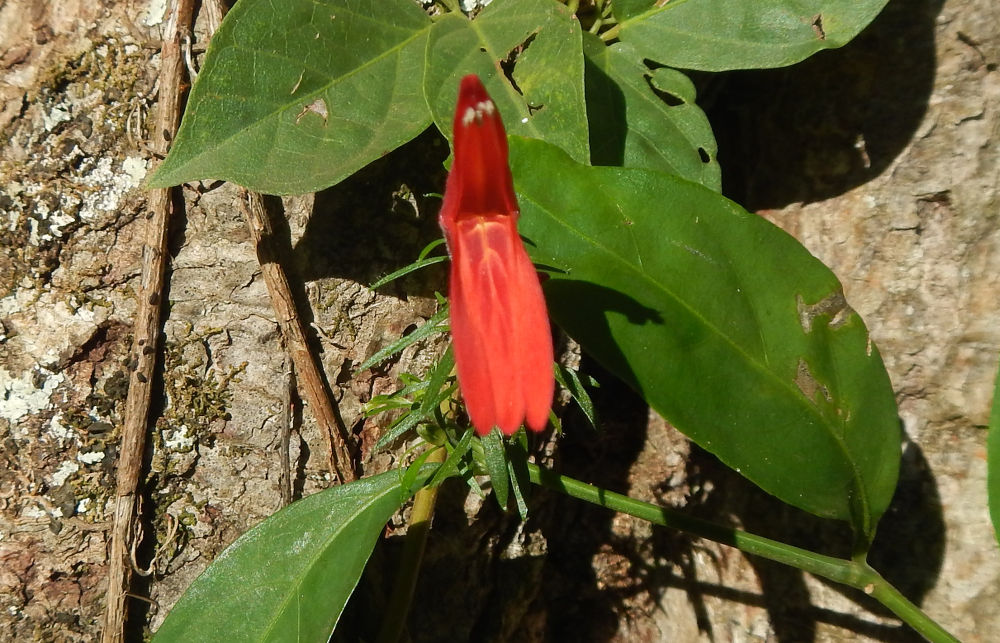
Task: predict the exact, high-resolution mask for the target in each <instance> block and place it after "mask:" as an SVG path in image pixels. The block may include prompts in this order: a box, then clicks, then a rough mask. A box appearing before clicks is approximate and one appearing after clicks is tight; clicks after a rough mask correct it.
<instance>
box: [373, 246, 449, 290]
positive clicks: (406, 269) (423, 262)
mask: <svg viewBox="0 0 1000 643" xmlns="http://www.w3.org/2000/svg"><path fill="white" fill-rule="evenodd" d="M445 261H448V257H446V256H444V255H440V256H437V257H427V258H425V259H418V260H416V261H414V262H413V263H411V264H409V265H406V266H403V267H402V268H400V269H399V270H394V271H392V272H390V273H389V274H387V275H386V276H385V277H382V278H381V279H379V280H378V281H376V282H375V283H373V284H372V285H370V286H368V287H369V288H370V289H371V290H378V289H379V288H381V287H382V286H384V285H386V284H388V283H391V282H393V281H396V280H397V279H399V278H400V277H404V276H406V275H408V274H410V273H411V272H416V271H417V270H420V269H421V268H426V267H427V266H433V265H434V264H436V263H444V262H445Z"/></svg>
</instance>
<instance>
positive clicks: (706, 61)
mask: <svg viewBox="0 0 1000 643" xmlns="http://www.w3.org/2000/svg"><path fill="white" fill-rule="evenodd" d="M886 2H887V0H768V1H767V2H746V1H745V0H674V1H673V2H669V3H667V4H663V5H662V6H654V7H650V8H649V9H648V10H647V11H645V12H642V13H633V12H634V8H633V9H630V13H631V15H630V16H629V17H627V18H626V19H625V20H623V21H622V22H621V23H620V25H621V27H620V28H621V30H620V32H619V33H618V37H619V38H620V39H621V41H622V42H625V43H629V44H631V45H633V46H635V48H636V50H638V51H639V53H640V54H641V55H642V56H643V57H645V58H649V59H651V60H655V61H656V62H659V63H663V64H665V65H669V66H671V67H680V68H682V69H701V70H704V71H724V70H727V69H759V68H768V67H784V66H786V65H791V64H793V63H797V62H799V61H800V60H803V59H805V58H808V57H809V56H811V55H813V54H814V53H816V52H817V51H821V50H823V49H835V48H837V47H842V46H843V45H845V44H847V43H848V42H850V41H851V40H852V39H853V38H854V37H855V36H857V35H858V34H859V33H860V32H861V30H862V29H864V28H865V27H866V26H867V25H868V24H869V23H870V22H871V21H872V20H874V19H875V16H877V15H878V13H879V12H880V11H881V10H882V7H884V6H885V4H886ZM629 4H634V3H629Z"/></svg>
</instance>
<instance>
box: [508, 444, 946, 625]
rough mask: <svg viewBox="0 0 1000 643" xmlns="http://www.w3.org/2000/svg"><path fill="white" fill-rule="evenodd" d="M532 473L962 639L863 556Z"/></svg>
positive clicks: (555, 486)
mask: <svg viewBox="0 0 1000 643" xmlns="http://www.w3.org/2000/svg"><path fill="white" fill-rule="evenodd" d="M527 466H528V476H529V478H530V479H531V481H532V482H534V483H535V484H537V485H539V486H542V487H545V488H546V489H551V490H553V491H558V492H560V493H564V494H566V495H567V496H570V497H573V498H577V499H580V500H585V501H587V502H590V503H592V504H595V505H598V506H601V507H605V508H607V509H611V510H612V511H620V512H622V513H626V514H629V515H630V516H635V517H636V518H641V519H643V520H647V521H649V522H651V523H653V524H654V525H661V526H663V527H671V528H674V529H679V530H681V531H684V532H687V533H690V534H693V535H695V536H699V537H701V538H705V539H707V540H712V541H715V542H717V543H722V544H723V545H729V546H730V547H735V548H737V549H739V550H740V551H743V552H746V553H748V554H754V555H756V556H760V557H762V558H767V559H768V560H773V561H777V562H779V563H784V564H786V565H790V566H792V567H796V568H798V569H801V570H803V571H807V572H809V573H811V574H815V575H816V576H822V577H823V578H828V579H830V580H832V581H836V582H838V583H842V584H844V585H849V586H851V587H854V588H857V589H860V590H861V591H863V592H864V593H866V594H868V595H870V596H872V597H873V598H874V599H875V600H877V601H878V602H880V603H882V604H883V605H885V606H886V607H887V608H889V609H890V610H892V612H893V613H894V614H895V615H896V616H898V617H899V618H901V619H902V620H903V621H905V622H906V623H907V624H908V625H909V626H910V627H912V628H913V629H914V630H916V631H917V632H918V633H920V634H921V635H922V636H923V637H924V638H926V639H927V640H928V641H932V642H933V643H958V639H956V638H955V637H953V636H952V635H951V634H949V633H948V632H947V631H945V630H944V629H943V628H942V627H941V626H940V625H938V624H937V623H935V622H934V621H933V620H932V619H931V618H930V617H929V616H927V615H926V614H925V613H924V612H922V611H921V610H920V608H919V607H917V606H916V605H914V604H913V603H911V602H910V601H909V600H907V599H906V597H904V596H903V595H902V594H900V593H899V590H897V589H896V588H895V587H893V586H892V585H891V584H890V583H889V582H888V581H886V580H885V579H884V578H882V576H880V575H879V574H878V572H876V571H875V570H874V569H872V568H871V567H870V566H868V564H867V563H866V562H864V561H853V560H843V559H840V558H834V557H832V556H824V555H822V554H817V553H815V552H812V551H809V550H807V549H801V548H799V547H795V546H793V545H788V544H786V543H782V542H778V541H776V540H771V539H770V538H764V537H763V536H758V535H756V534H751V533H748V532H745V531H742V530H740V529H734V528H732V527H725V526H723V525H718V524H715V523H712V522H708V521H707V520H701V519H699V518H693V517H691V516H688V515H685V514H683V513H681V512H679V511H674V510H672V509H668V508H666V507H659V506H657V505H654V504H650V503H648V502H643V501H641V500H636V499H634V498H629V497H628V496H623V495H621V494H619V493H615V492H613V491H607V490H605V489H601V488H600V487H595V486H593V485H590V484H587V483H585V482H581V481H579V480H575V479H573V478H568V477H566V476H562V475H559V474H558V473H555V472H554V471H550V470H549V469H543V468H541V467H539V466H538V465H536V464H532V463H528V465H527Z"/></svg>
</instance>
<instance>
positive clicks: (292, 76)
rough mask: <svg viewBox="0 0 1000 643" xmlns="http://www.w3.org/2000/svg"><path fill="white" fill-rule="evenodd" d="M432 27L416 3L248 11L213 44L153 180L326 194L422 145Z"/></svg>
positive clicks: (298, 4) (284, 5) (230, 19)
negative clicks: (415, 142)
mask: <svg viewBox="0 0 1000 643" xmlns="http://www.w3.org/2000/svg"><path fill="white" fill-rule="evenodd" d="M430 26H431V21H430V18H428V17H427V15H426V14H425V13H424V12H423V10H422V9H421V8H420V7H419V6H418V5H417V4H416V3H414V2H412V0H383V1H382V2H378V3H360V2H351V1H349V0H282V1H281V2H270V1H269V0H241V2H239V3H237V4H236V5H235V6H234V7H233V9H232V11H230V12H229V14H228V15H227V16H226V18H225V20H224V21H223V23H222V25H221V26H220V27H219V30H218V32H216V34H215V35H214V36H213V37H212V42H211V44H210V45H209V48H208V53H207V54H206V57H205V65H204V67H203V68H202V70H201V73H200V74H199V75H198V80H197V82H195V85H194V87H193V89H192V90H191V97H190V99H189V100H188V107H187V110H186V111H185V114H184V119H183V121H182V123H181V127H180V131H178V133H177V139H176V141H175V142H174V144H173V146H172V148H171V150H170V154H169V155H168V156H167V158H166V160H164V162H163V164H162V165H161V166H160V167H159V169H158V170H157V171H156V173H155V174H154V175H153V177H152V179H151V180H150V186H151V187H167V186H170V185H176V184H178V183H183V182H185V181H193V180H197V179H224V180H227V181H233V182H235V183H239V184H240V185H243V186H246V187H248V188H251V189H253V190H257V191H260V192H266V193H271V194H294V193H303V192H311V191H315V190H319V189H322V188H325V187H328V186H330V185H333V184H335V183H337V182H339V181H340V180H342V179H343V178H345V177H347V176H349V175H351V174H353V173H354V172H356V171H357V170H359V169H360V168H362V167H364V166H365V165H367V164H368V163H370V162H372V161H374V160H375V159H378V158H381V157H382V156H384V155H385V154H386V153H388V152H390V151H392V150H393V149H395V148H396V147H398V146H400V145H402V144H403V143H405V142H407V141H409V140H410V139H412V138H414V137H415V136H416V135H417V134H419V133H420V132H422V131H423V130H424V129H426V128H427V126H428V125H429V124H430V113H429V112H428V110H427V105H426V103H425V102H424V100H423V70H424V60H423V56H424V49H425V47H426V40H427V34H428V32H429V31H430Z"/></svg>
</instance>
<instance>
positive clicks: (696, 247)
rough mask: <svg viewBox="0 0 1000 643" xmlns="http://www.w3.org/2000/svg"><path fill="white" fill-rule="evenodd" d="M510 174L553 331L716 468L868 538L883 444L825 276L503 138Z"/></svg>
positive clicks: (880, 392)
mask: <svg viewBox="0 0 1000 643" xmlns="http://www.w3.org/2000/svg"><path fill="white" fill-rule="evenodd" d="M511 165H512V168H513V171H514V179H515V187H516V190H517V192H518V195H519V201H520V205H521V212H522V218H521V231H522V233H523V234H524V235H525V236H526V237H527V238H528V239H529V240H530V243H531V245H532V247H533V255H534V258H535V260H536V261H539V262H541V263H542V264H547V265H550V266H553V267H555V269H556V270H555V271H554V274H553V276H552V278H551V279H550V280H548V282H547V283H546V285H545V291H546V296H547V299H548V302H549V306H550V311H551V313H552V316H553V318H554V319H555V321H556V322H557V323H559V325H561V326H562V327H563V328H564V329H565V330H566V331H567V332H569V334H570V335H572V336H573V337H574V338H576V339H577V340H578V341H579V342H580V343H581V345H582V346H583V347H584V349H585V350H587V351H588V352H589V353H590V354H592V355H593V356H594V357H595V358H597V359H598V360H599V361H601V362H602V363H603V364H604V365H605V366H606V367H607V368H608V369H609V370H611V371H612V372H614V373H615V374H617V375H618V376H620V377H622V378H623V379H624V380H626V381H627V382H629V383H630V384H631V385H632V386H634V387H635V388H636V389H637V390H638V391H639V392H640V393H641V394H642V395H643V396H644V397H645V399H646V400H647V401H648V402H649V404H650V405H651V406H652V407H653V408H655V409H656V410H657V411H659V412H660V413H662V414H663V415H664V416H665V417H667V418H668V419H669V420H670V421H671V422H672V423H674V425H676V426H677V428H678V429H680V430H681V431H683V432H685V433H686V434H687V435H688V436H690V437H691V438H692V439H694V440H695V441H696V442H697V443H699V444H700V445H702V446H703V447H705V448H706V449H708V450H709V451H711V452H713V453H715V454H716V455H718V456H719V458H721V459H722V460H723V462H725V463H726V464H728V465H729V466H731V467H733V468H734V469H736V470H737V471H739V472H741V473H742V474H743V475H744V476H746V477H747V478H749V479H750V480H752V481H754V482H755V483H757V484H758V485H760V486H761V487H762V488H763V489H765V490H766V491H768V492H770V493H772V494H774V495H775V496H778V497H779V498H781V499H782V500H784V501H785V502H788V503H790V504H792V505H795V506H798V507H800V508H802V509H805V510H807V511H809V512H812V513H814V514H817V515H820V516H827V517H831V518H839V519H843V520H849V521H851V523H852V524H853V525H854V527H855V528H856V530H857V531H858V533H859V535H860V536H862V537H868V538H870V537H871V536H872V535H873V533H874V529H875V524H876V522H877V520H878V518H879V516H881V514H882V513H883V512H884V511H885V509H886V507H887V506H888V504H889V500H890V499H891V497H892V494H893V490H894V488H895V483H896V476H897V471H898V465H899V453H900V431H899V424H898V420H897V416H896V406H895V400H894V398H893V392H892V388H891V386H890V383H889V379H888V376H887V374H886V372H885V368H884V366H883V364H882V360H881V358H880V356H879V354H878V351H877V350H876V348H875V347H874V346H873V345H872V343H871V341H870V339H869V337H868V332H867V330H866V329H865V326H864V324H863V323H862V321H861V319H860V318H859V317H858V315H857V314H856V313H854V312H853V311H852V310H851V309H850V308H849V307H848V306H847V304H846V302H845V301H844V298H843V294H842V292H843V291H842V289H841V285H840V283H839V282H838V281H837V279H836V278H835V277H834V275H833V274H832V273H831V272H830V271H829V270H828V269H827V268H826V267H825V266H823V264H821V263H820V262H819V261H817V260H816V259H815V258H814V257H813V256H812V255H810V254H809V253H808V251H806V250H805V249H804V248H803V247H802V246H801V245H800V244H799V243H798V242H796V241H795V240H794V239H793V238H792V237H790V236H789V235H787V234H785V233H784V232H783V231H781V230H780V229H779V228H777V227H776V226H774V225H772V224H770V223H768V222H767V221H765V220H764V219H761V218H760V217H758V216H756V215H753V214H749V213H747V212H746V211H744V210H742V209H741V208H739V207H738V206H737V205H735V204H734V203H732V202H730V201H728V200H727V199H725V198H724V197H722V196H720V195H718V194H716V193H714V192H712V191H711V190H709V189H707V188H705V187H703V186H701V185H697V184H695V183H691V182H688V181H684V180H682V179H679V178H677V177H674V176H670V175H667V174H662V173H659V172H654V171H648V170H639V169H627V168H608V167H585V166H581V165H578V164H576V163H574V162H573V161H572V160H571V159H569V158H568V157H566V155H565V154H563V153H562V152H561V151H559V150H558V149H556V148H553V147H552V146H549V145H546V144H545V143H543V142H541V141H533V140H526V139H519V138H516V137H515V138H512V140H511ZM554 186H558V189H556V188H554ZM559 270H562V272H559Z"/></svg>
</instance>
